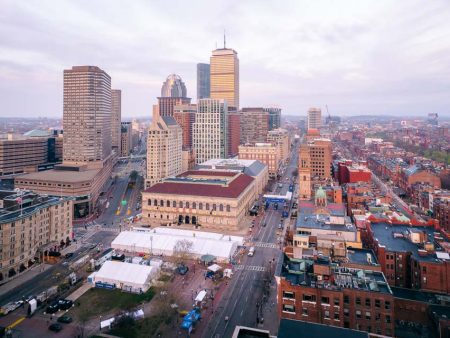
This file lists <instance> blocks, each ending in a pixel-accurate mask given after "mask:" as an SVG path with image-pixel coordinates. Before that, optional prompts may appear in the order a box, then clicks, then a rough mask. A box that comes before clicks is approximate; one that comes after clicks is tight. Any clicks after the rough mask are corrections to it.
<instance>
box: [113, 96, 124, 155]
mask: <svg viewBox="0 0 450 338" xmlns="http://www.w3.org/2000/svg"><path fill="white" fill-rule="evenodd" d="M111 113H112V115H111V142H112V148H113V149H115V151H116V153H117V154H121V150H120V146H121V125H120V123H121V119H122V91H121V90H120V89H112V90H111Z"/></svg>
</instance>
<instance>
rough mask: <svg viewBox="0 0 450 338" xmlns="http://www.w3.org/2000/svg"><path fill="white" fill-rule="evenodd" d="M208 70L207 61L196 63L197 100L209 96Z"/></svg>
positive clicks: (209, 73)
mask: <svg viewBox="0 0 450 338" xmlns="http://www.w3.org/2000/svg"><path fill="white" fill-rule="evenodd" d="M210 70H211V67H210V66H209V63H197V100H200V99H208V98H209V91H210V76H211V71H210Z"/></svg>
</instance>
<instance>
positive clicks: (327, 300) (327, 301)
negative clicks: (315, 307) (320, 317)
mask: <svg viewBox="0 0 450 338" xmlns="http://www.w3.org/2000/svg"><path fill="white" fill-rule="evenodd" d="M321 302H322V303H324V304H330V298H329V297H322V299H321Z"/></svg>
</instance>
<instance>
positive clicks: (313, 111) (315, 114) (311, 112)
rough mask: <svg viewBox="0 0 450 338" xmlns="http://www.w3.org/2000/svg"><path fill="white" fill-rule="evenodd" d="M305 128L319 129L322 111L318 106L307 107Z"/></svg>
mask: <svg viewBox="0 0 450 338" xmlns="http://www.w3.org/2000/svg"><path fill="white" fill-rule="evenodd" d="M306 126H307V129H319V128H320V127H321V126H322V111H321V110H320V108H309V109H308V116H307V124H306Z"/></svg>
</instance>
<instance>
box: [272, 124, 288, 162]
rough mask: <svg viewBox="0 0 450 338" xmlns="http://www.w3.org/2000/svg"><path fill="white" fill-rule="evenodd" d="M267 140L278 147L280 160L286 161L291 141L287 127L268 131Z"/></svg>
mask: <svg viewBox="0 0 450 338" xmlns="http://www.w3.org/2000/svg"><path fill="white" fill-rule="evenodd" d="M267 142H268V143H272V144H273V145H275V146H277V147H278V153H279V157H280V160H281V161H282V162H286V161H287V160H288V159H289V153H290V149H291V142H290V140H289V133H288V131H287V130H286V129H281V128H279V129H273V130H270V131H269V132H268V133H267Z"/></svg>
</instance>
